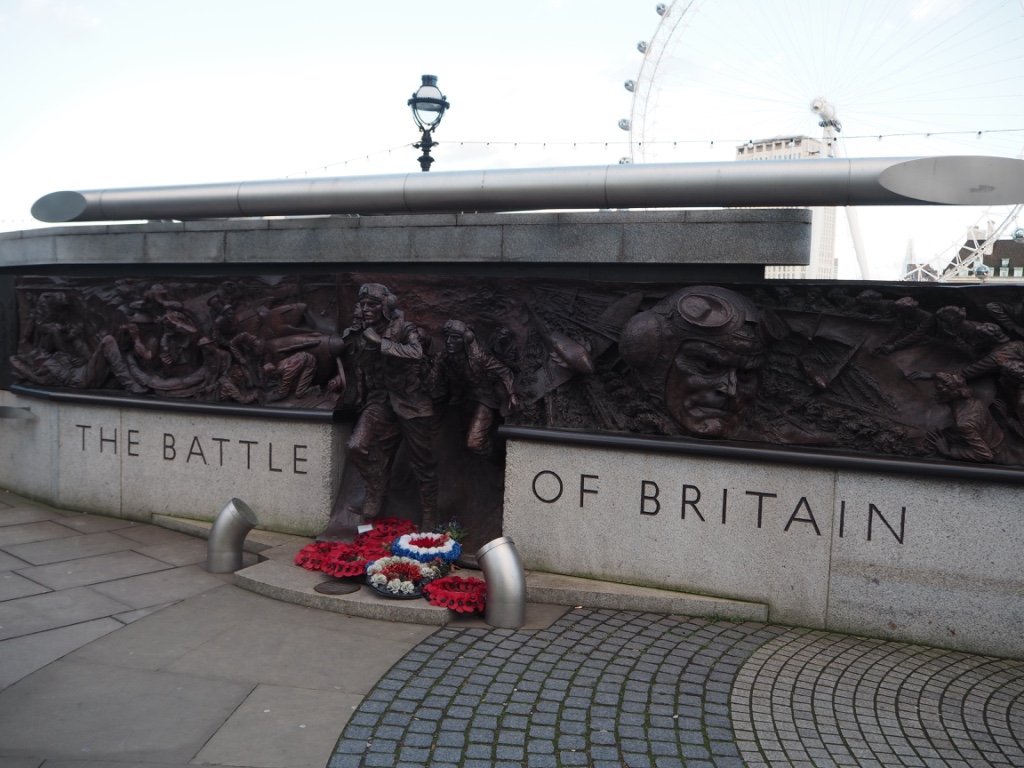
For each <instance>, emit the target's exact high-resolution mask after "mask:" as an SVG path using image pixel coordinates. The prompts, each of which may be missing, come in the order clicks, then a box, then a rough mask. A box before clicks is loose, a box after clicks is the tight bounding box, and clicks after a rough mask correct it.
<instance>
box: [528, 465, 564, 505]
mask: <svg viewBox="0 0 1024 768" xmlns="http://www.w3.org/2000/svg"><path fill="white" fill-rule="evenodd" d="M543 475H551V476H552V477H553V478H555V482H556V483H558V493H556V494H555V495H554V496H552V497H551V498H549V499H546V498H544V497H543V496H541V495H540V492H539V491H538V490H537V481H538V480H540V478H541V477H542V476H543ZM533 495H534V496H536V497H537V498H538V499H540V500H541V501H543V502H544V503H545V504H554V503H555V502H556V501H558V500H559V499H560V498H562V478H560V477H559V476H558V475H556V474H555V473H554V472H552V471H551V470H550V469H545V470H542V471H541V472H538V473H537V474H536V475H534V477H533Z"/></svg>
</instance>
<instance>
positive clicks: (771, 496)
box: [747, 491, 779, 528]
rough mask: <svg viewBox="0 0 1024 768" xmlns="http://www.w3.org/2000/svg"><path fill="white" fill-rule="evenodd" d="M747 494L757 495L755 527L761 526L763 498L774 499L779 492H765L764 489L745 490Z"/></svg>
mask: <svg viewBox="0 0 1024 768" xmlns="http://www.w3.org/2000/svg"><path fill="white" fill-rule="evenodd" d="M747 496H757V527H758V528H760V527H761V519H762V517H763V515H764V500H765V499H776V498H778V496H779V494H777V493H765V492H764V491H747Z"/></svg>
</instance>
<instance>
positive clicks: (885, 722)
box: [0, 492, 1024, 768]
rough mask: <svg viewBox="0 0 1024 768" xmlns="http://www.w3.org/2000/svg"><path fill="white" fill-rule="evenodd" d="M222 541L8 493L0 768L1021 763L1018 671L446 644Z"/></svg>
mask: <svg viewBox="0 0 1024 768" xmlns="http://www.w3.org/2000/svg"><path fill="white" fill-rule="evenodd" d="M205 548H206V545H205V542H203V541H201V540H196V539H192V538H191V537H188V536H185V535H183V534H179V533H175V532H172V531H167V530H164V529H161V528H155V527H152V526H146V525H139V524H133V523H129V522H127V521H123V520H115V519H111V518H104V517H97V516H90V515H77V514H74V513H68V512H63V511H60V510H52V509H48V508H46V507H43V506H41V505H36V504H32V503H29V502H26V501H25V500H24V499H20V498H18V497H15V496H13V495H10V494H6V495H5V494H3V493H2V492H0V766H2V768H23V767H25V768H28V767H31V768H40V767H41V766H45V768H123V766H127V765H136V766H137V765H144V766H150V767H151V768H184V766H201V765H222V766H239V767H243V766H244V767H245V768H248V767H250V766H251V767H253V768H255V767H256V766H262V767H265V768H293V767H297V766H313V767H314V768H320V767H321V766H324V765H330V766H331V767H332V768H342V767H344V766H424V765H431V766H462V767H463V768H470V767H471V766H495V765H497V766H522V765H526V766H536V767H538V768H539V767H541V766H594V767H595V768H597V767H599V766H608V767H609V768H611V766H616V767H620V766H657V767H658V768H661V767H664V766H688V767H691V766H701V767H702V768H711V767H712V766H716V767H717V768H739V766H750V767H751V768H754V767H755V766H807V767H808V768H810V767H811V766H814V767H815V768H821V767H822V766H886V767H888V766H896V765H906V766H928V767H929V768H930V767H931V766H958V767H961V766H962V767H963V768H967V767H970V768H974V767H975V766H985V765H993V766H1022V765H1024V662H1019V661H1010V660H1002V659H994V658H989V657H981V656H971V655H968V654H963V653H956V652H950V651H942V650H937V649H933V648H925V647H921V646H913V645H907V644H902V643H893V642H885V641H880V640H868V639H865V638H856V637H849V636H846V635H838V634H832V633H827V632H819V631H812V630H805V629H795V628H790V627H783V626H775V625H770V624H762V623H733V622H727V621H709V620H705V619H699V618H688V617H683V616H666V615H662V614H651V613H640V612H630V611H609V610H593V609H587V608H585V607H583V608H576V609H547V610H542V609H541V607H536V608H538V610H537V611H534V612H533V613H532V614H531V615H538V616H543V617H546V618H544V620H543V621H541V622H540V623H539V624H537V626H538V627H540V628H537V629H520V630H495V629H490V628H488V627H486V626H485V625H483V624H482V623H480V622H476V623H473V622H468V623H456V624H452V625H449V626H448V627H446V628H444V629H440V630H435V629H433V628H431V627H424V626H413V625H406V624H393V623H385V622H378V621H372V620H368V619H359V618H350V617H346V616H342V615H337V614H331V613H325V612H321V611H316V610H313V609H308V608H301V607H298V606H294V605H288V604H283V603H280V602H277V601H274V600H270V599H268V598H264V597H262V596H259V595H254V594H251V593H248V592H245V591H243V590H240V589H238V588H237V587H235V586H233V585H231V584H230V583H229V581H230V577H227V576H214V575H211V574H208V573H206V571H205V570H204V569H203V568H202V565H201V563H202V562H203V561H204V560H205ZM533 608H535V607H533V606H531V611H532V610H533ZM531 626H533V624H531ZM339 734H340V739H339Z"/></svg>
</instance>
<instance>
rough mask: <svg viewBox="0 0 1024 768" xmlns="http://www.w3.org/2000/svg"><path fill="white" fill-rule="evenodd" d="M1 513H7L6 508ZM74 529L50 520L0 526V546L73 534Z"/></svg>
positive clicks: (75, 533) (74, 533)
mask: <svg viewBox="0 0 1024 768" xmlns="http://www.w3.org/2000/svg"><path fill="white" fill-rule="evenodd" d="M3 514H5V515H6V514H7V510H5V511H4V513H3ZM75 535H77V532H76V531H73V530H72V529H70V528H68V527H67V526H64V525H60V524H59V523H55V522H52V521H50V520H44V521H42V522H32V523H22V524H16V525H2V526H0V547H5V548H6V547H10V546H13V545H15V544H24V543H25V542H29V541H46V540H47V539H59V538H62V537H65V536H75Z"/></svg>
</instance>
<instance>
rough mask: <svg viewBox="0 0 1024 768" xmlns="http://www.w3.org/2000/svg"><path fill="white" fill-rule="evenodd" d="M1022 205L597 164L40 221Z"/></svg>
mask: <svg viewBox="0 0 1024 768" xmlns="http://www.w3.org/2000/svg"><path fill="white" fill-rule="evenodd" d="M1021 202H1024V160H1018V159H1012V158H1003V157H973V156H954V157H923V158H872V159H853V158H842V159H828V160H773V161H763V162H725V163H678V164H671V165H668V164H666V165H608V166H592V167H566V168H535V169H502V170H492V171H454V172H446V173H438V172H434V173H408V174H399V175H391V176H342V177H334V178H318V179H306V178H304V179H284V180H276V181H243V182H231V183H223V184H195V185H186V186H167V187H143V188H135V189H106V190H90V191H85V192H74V191H67V192H52V193H50V194H48V195H44V196H43V197H41V198H39V200H37V201H36V203H35V205H33V206H32V215H33V216H35V217H36V218H37V219H39V220H40V221H46V222H72V221H132V220H138V219H173V220H188V219H209V218H232V217H253V216H309V215H326V214H394V213H462V212H467V213H468V212H484V211H487V212H497V211H532V210H550V209H594V208H685V207H717V206H726V207H729V206H735V207H738V206H752V207H756V206H787V205H793V206H811V205H813V206H848V205H1001V204H1015V203H1021Z"/></svg>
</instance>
